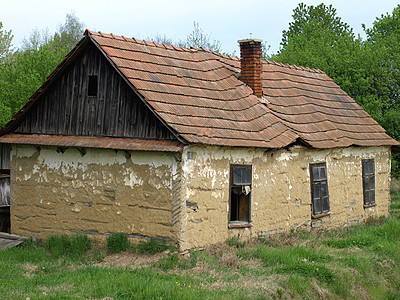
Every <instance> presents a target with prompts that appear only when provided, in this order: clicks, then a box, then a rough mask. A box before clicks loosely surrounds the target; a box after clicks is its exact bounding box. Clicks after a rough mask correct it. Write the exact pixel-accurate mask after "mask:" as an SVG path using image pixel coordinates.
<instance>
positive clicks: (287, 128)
mask: <svg viewBox="0 0 400 300" xmlns="http://www.w3.org/2000/svg"><path fill="white" fill-rule="evenodd" d="M85 34H86V35H88V36H90V37H91V38H92V39H93V40H94V41H95V43H96V44H97V45H98V46H99V48H100V49H101V50H102V51H103V52H104V53H105V54H106V55H107V56H108V58H109V59H110V60H111V61H112V62H113V63H114V64H115V67H116V68H117V69H118V70H119V71H120V72H121V73H122V74H123V75H124V76H125V77H126V78H127V79H128V80H129V82H130V83H131V84H132V85H133V87H134V88H135V89H136V90H137V91H138V92H139V93H140V94H141V95H142V96H143V98H144V99H145V100H146V101H147V102H148V103H149V104H150V105H151V107H152V108H153V109H154V111H155V112H156V113H157V114H158V115H159V116H160V117H161V118H162V119H163V120H164V121H165V122H166V123H167V124H168V125H169V126H171V127H172V128H173V129H174V130H176V131H177V132H178V133H179V134H180V136H182V137H183V138H184V139H185V140H187V141H188V142H190V143H204V144H212V145H227V146H254V147H266V148H280V147H284V146H287V145H289V144H291V143H293V142H294V141H296V140H301V141H303V142H304V143H306V144H308V145H309V146H311V147H315V148H333V147H346V146H351V145H357V146H374V145H400V143H398V142H397V141H395V140H393V139H392V138H390V137H389V136H388V135H387V134H386V133H385V130H384V129H383V128H382V127H381V126H379V124H378V123H377V122H376V121H374V120H373V119H372V118H371V117H370V116H369V115H368V114H367V113H366V112H365V111H364V110H363V109H362V108H361V107H360V106H359V105H358V104H357V103H356V102H355V101H354V100H353V99H352V98H351V97H349V96H348V95H347V94H346V93H345V92H344V91H343V90H341V89H340V87H339V86H338V85H337V84H335V83H334V81H333V80H332V79H330V78H329V77H328V76H327V75H326V74H325V73H324V72H322V71H319V70H315V69H309V68H302V67H296V66H289V65H282V64H279V63H275V62H272V61H264V62H263V74H262V77H263V94H264V97H263V98H261V99H260V98H258V97H256V96H254V95H253V94H252V90H251V89H250V88H249V87H248V86H247V85H246V84H244V83H243V82H242V81H240V80H239V79H238V78H237V75H238V73H239V72H240V60H239V59H238V58H234V57H230V56H224V55H221V54H218V53H215V52H213V51H210V50H205V49H202V48H201V49H196V48H191V49H184V48H179V47H174V46H169V45H165V44H162V45H161V44H156V43H150V42H146V41H141V40H137V39H131V38H125V37H123V36H122V37H120V36H115V35H109V34H104V33H100V32H98V33H95V32H91V31H86V33H85ZM260 100H261V101H260Z"/></svg>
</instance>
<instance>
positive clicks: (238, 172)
mask: <svg viewBox="0 0 400 300" xmlns="http://www.w3.org/2000/svg"><path fill="white" fill-rule="evenodd" d="M233 184H237V185H250V184H251V169H250V168H234V169H233Z"/></svg>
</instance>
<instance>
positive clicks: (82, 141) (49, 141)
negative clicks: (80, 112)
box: [0, 134, 184, 152]
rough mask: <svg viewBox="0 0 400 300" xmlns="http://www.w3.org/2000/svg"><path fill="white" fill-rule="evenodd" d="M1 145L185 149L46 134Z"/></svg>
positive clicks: (7, 139) (2, 139)
mask: <svg viewBox="0 0 400 300" xmlns="http://www.w3.org/2000/svg"><path fill="white" fill-rule="evenodd" d="M0 143H4V144H24V145H47V146H57V147H83V148H105V149H115V150H142V151H167V152H182V151H183V147H184V145H183V144H181V143H179V142H176V141H158V140H138V139H128V138H114V137H112V138H108V137H90V136H60V135H44V134H6V135H3V136H0Z"/></svg>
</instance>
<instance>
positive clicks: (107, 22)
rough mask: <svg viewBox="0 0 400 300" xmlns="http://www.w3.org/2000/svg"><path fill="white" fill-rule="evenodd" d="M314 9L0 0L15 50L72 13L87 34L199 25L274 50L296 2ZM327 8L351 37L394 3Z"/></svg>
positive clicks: (233, 1) (245, 3) (343, 0)
mask: <svg viewBox="0 0 400 300" xmlns="http://www.w3.org/2000/svg"><path fill="white" fill-rule="evenodd" d="M300 2H304V3H305V4H307V5H318V4H320V3H321V2H322V1H321V0H319V1H318V0H317V1H313V0H304V1H299V0H297V1H296V0H186V1H178V0H130V1H128V0H67V1H65V0H63V1H60V0H36V1H33V0H0V9H1V11H0V21H1V22H3V29H6V30H10V29H11V30H12V32H13V34H14V40H13V44H14V46H15V47H19V46H21V42H22V40H23V39H24V37H27V36H28V35H29V34H30V33H31V32H32V30H34V29H35V28H37V29H39V30H44V29H46V28H48V30H49V32H50V33H53V32H55V31H56V30H57V29H58V26H59V25H60V24H62V23H64V21H65V15H66V14H67V13H70V12H74V13H75V15H76V16H77V17H78V18H79V19H80V21H81V22H83V23H84V24H85V27H86V28H89V29H90V30H93V31H102V32H105V33H114V34H116V35H124V36H126V37H136V38H140V39H143V38H147V37H149V36H155V35H156V34H160V35H164V34H165V35H166V36H167V37H168V38H172V39H173V40H184V39H185V37H186V36H187V35H188V34H190V33H191V31H192V29H193V22H194V21H196V22H199V24H200V28H201V29H202V30H203V32H204V33H210V34H211V37H212V38H213V39H216V40H219V41H220V42H221V43H222V50H223V51H226V52H229V53H232V52H233V51H236V55H239V51H238V50H239V49H238V46H237V40H239V39H243V38H247V37H249V36H250V35H249V34H250V33H252V37H253V38H260V39H263V40H264V41H267V43H268V44H269V45H271V50H270V52H269V53H271V52H274V53H276V51H277V50H278V49H279V43H280V41H281V38H282V30H285V29H287V28H288V24H289V22H291V21H292V14H293V9H295V8H296V7H297V5H298V3H300ZM324 3H325V4H326V5H328V4H332V5H333V7H334V8H336V10H337V15H338V16H340V17H341V18H342V21H344V22H346V23H348V24H349V25H350V26H351V27H352V28H353V30H354V32H355V33H356V34H358V33H360V34H361V36H364V35H363V34H362V28H361V24H363V23H364V24H365V25H366V26H367V27H371V26H372V23H373V21H374V20H375V18H376V17H380V15H381V14H384V13H386V12H389V13H391V12H392V11H393V9H394V8H395V7H396V6H397V5H398V4H399V1H398V0H357V1H355V0H336V1H332V0H331V1H328V0H327V1H324Z"/></svg>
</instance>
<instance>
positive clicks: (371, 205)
mask: <svg viewBox="0 0 400 300" xmlns="http://www.w3.org/2000/svg"><path fill="white" fill-rule="evenodd" d="M374 206H376V203H371V204H366V205H364V208H370V207H374Z"/></svg>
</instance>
